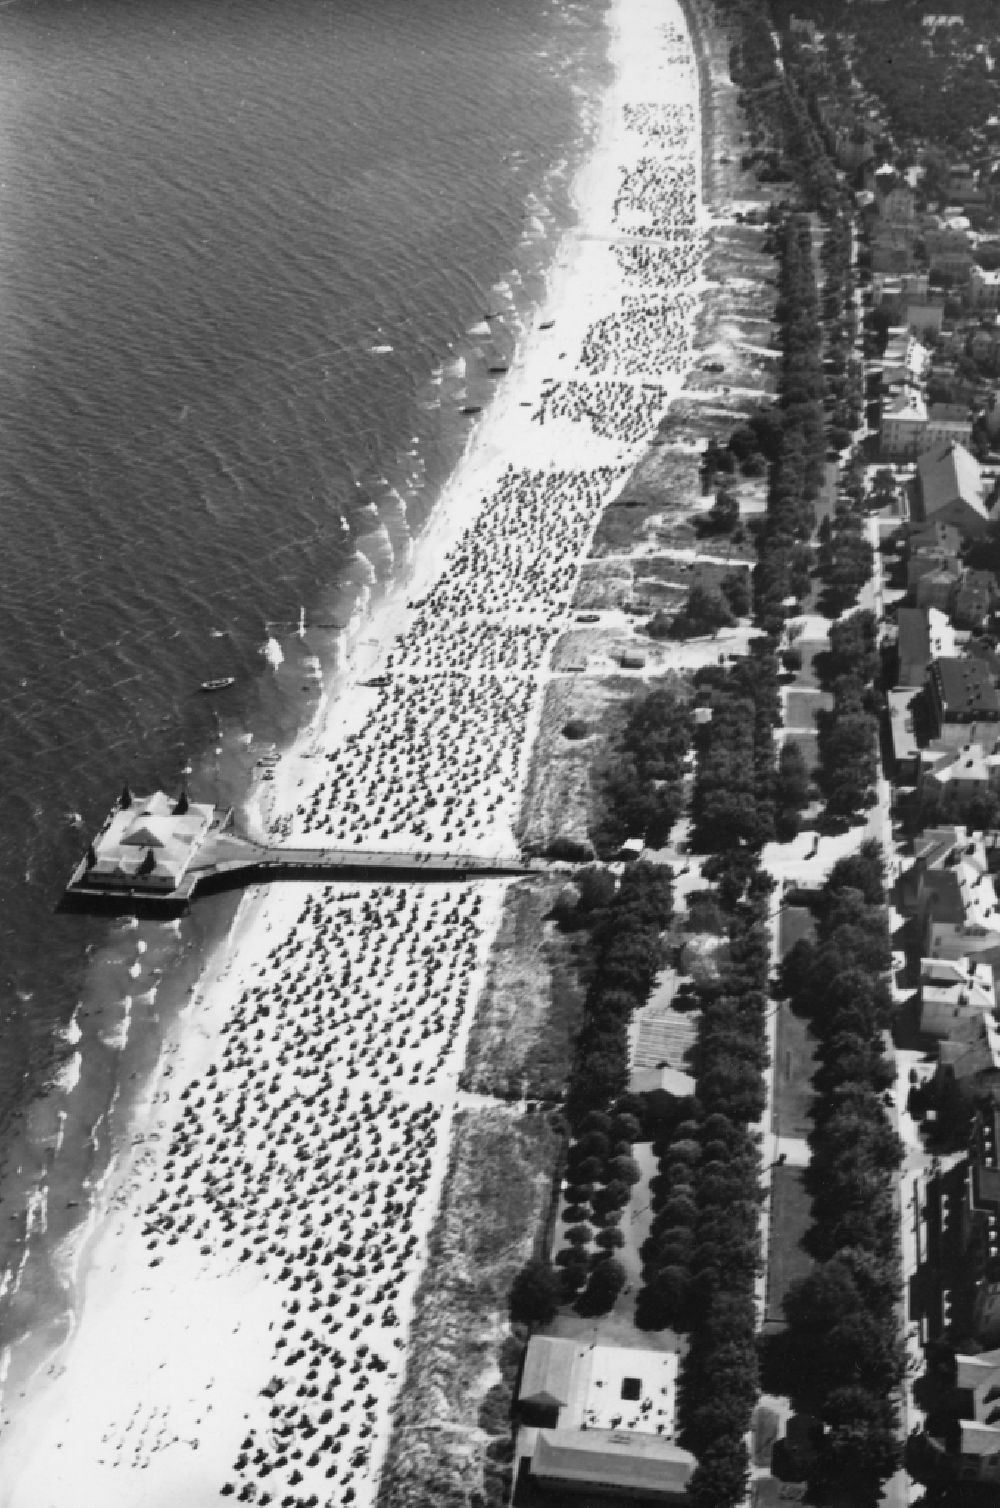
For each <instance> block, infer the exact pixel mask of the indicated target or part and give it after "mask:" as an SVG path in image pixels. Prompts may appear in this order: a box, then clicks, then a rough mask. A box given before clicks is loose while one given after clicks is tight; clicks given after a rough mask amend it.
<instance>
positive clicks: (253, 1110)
mask: <svg viewBox="0 0 1000 1508" xmlns="http://www.w3.org/2000/svg"><path fill="white" fill-rule="evenodd" d="M611 25H612V28H613V60H614V63H615V82H614V84H613V86H612V88H611V89H610V91H609V94H608V98H607V100H606V104H605V111H604V115H603V118H602V126H601V130H600V135H599V140H598V143H597V148H596V150H595V152H594V153H593V155H592V157H591V159H590V160H589V162H588V164H587V165H586V167H585V169H584V171H583V172H582V173H581V174H580V177H579V179H578V181H577V183H576V185H575V189H574V192H575V197H576V201H577V204H578V206H579V210H580V223H579V225H578V226H577V228H576V229H575V230H574V231H573V232H572V233H571V234H570V235H569V236H568V237H567V238H566V239H565V242H564V244H563V246H562V248H561V250H560V254H559V257H558V261H557V266H556V268H555V270H554V272H553V275H552V277H551V279H550V284H549V292H548V296H547V300H546V305H545V308H544V309H543V310H542V311H541V313H540V314H539V317H538V320H537V322H536V327H535V329H534V330H533V331H532V332H531V333H530V334H529V335H528V336H527V337H526V338H525V339H524V341H523V342H522V345H521V348H520V349H519V350H518V352H517V354H516V358H515V361H514V363H513V365H512V368H511V371H510V373H509V374H508V376H507V377H506V378H505V379H504V381H503V384H502V386H501V388H500V390H499V392H498V394H497V396H496V399H495V400H494V402H493V403H492V404H491V407H490V410H489V411H488V413H487V414H486V415H484V417H483V420H482V421H481V423H480V425H479V428H478V429H477V431H476V433H475V436H474V438H473V440H472V441H471V443H470V447H469V450H468V452H467V454H466V457H465V460H464V462H463V464H462V466H461V467H460V468H459V471H458V472H457V473H456V475H455V476H454V477H453V478H452V480H451V482H450V483H449V485H448V487H447V489H446V493H445V495H444V497H443V498H442V500H441V502H440V504H439V506H438V508H437V509H436V511H435V515H434V519H433V521H432V523H431V525H430V527H429V530H428V532H427V534H426V535H425V536H424V537H423V538H422V539H421V541H420V542H419V544H418V547H417V551H416V559H415V561H414V565H413V569H412V572H411V575H410V578H409V579H408V580H407V582H406V583H405V586H403V587H401V588H400V589H399V590H396V591H394V592H392V593H390V595H389V597H388V598H387V599H386V600H385V601H384V602H382V603H381V604H380V605H379V606H378V607H377V608H376V610H375V611H374V613H373V614H372V615H371V616H370V618H369V620H368V621H366V623H365V624H364V626H363V627H361V628H358V629H357V632H356V639H357V640H361V639H362V638H363V640H364V641H365V643H366V644H368V643H369V641H371V640H376V641H377V642H378V644H379V645H380V646H381V651H380V653H379V654H378V655H377V657H376V659H375V662H374V663H373V659H372V655H371V654H370V653H368V654H366V655H364V656H363V655H361V654H360V653H359V652H358V651H357V650H356V651H355V653H354V655H353V656H352V657H348V659H347V669H346V674H344V675H342V676H341V677H339V679H338V682H337V684H336V686H335V687H334V688H333V689H332V691H331V694H330V695H329V696H328V698H327V699H326V701H325V702H324V705H323V707H322V709H321V713H320V716H319V717H318V718H317V720H316V722H315V723H314V726H313V727H312V728H311V729H310V730H309V732H308V733H307V735H305V737H304V738H303V739H302V740H301V741H300V744H299V746H298V747H297V748H296V749H295V750H294V751H293V753H292V754H291V755H290V756H289V757H288V758H287V759H285V760H283V761H282V763H281V765H280V767H279V769H278V771H277V774H276V778H275V779H274V781H273V782H272V783H271V784H270V785H269V786H268V787H267V790H268V802H269V805H268V806H267V807H262V808H261V811H262V812H263V813H264V816H263V819H262V820H264V821H266V822H267V823H268V824H269V825H270V827H271V829H272V831H273V832H274V833H276V834H278V835H287V836H289V837H292V838H294V839H295V840H296V842H299V843H302V842H306V843H308V842H315V843H316V844H317V845H323V844H326V843H329V842H330V841H331V839H332V840H335V841H336V842H338V843H356V844H358V845H359V847H360V846H363V847H364V848H365V849H366V850H367V849H372V850H377V849H379V848H380V847H381V848H389V847H391V848H394V849H399V848H401V847H412V848H413V849H414V851H416V852H421V851H428V850H441V849H445V848H448V847H454V848H455V849H457V850H459V851H462V852H470V851H471V852H478V853H484V854H510V853H512V852H513V851H514V838H513V824H514V821H515V818H516V815H517V808H518V802H519V799H520V796H521V791H522V787H523V782H524V779H525V775H526V770H527V761H528V755H529V752H530V747H531V742H532V738H533V736H534V731H535V728H536V726H537V720H538V717H539V713H540V707H541V701H542V691H543V687H544V681H545V677H546V675H547V674H548V669H547V667H548V656H549V653H550V651H551V646H552V643H553V641H554V639H555V637H556V636H557V635H558V634H559V633H560V632H561V631H562V630H563V628H564V627H565V626H566V625H567V623H568V622H569V621H570V604H571V602H572V598H573V593H574V591H575V588H576V584H577V580H578V576H579V570H580V565H581V562H582V560H583V558H584V557H585V555H586V552H587V549H588V547H589V544H590V540H591V538H592V535H593V530H594V528H595V526H596V523H597V520H598V518H599V516H600V514H601V511H602V510H603V508H604V506H605V505H606V503H607V502H608V500H609V499H610V498H611V497H613V495H614V494H615V492H616V490H617V489H619V488H620V487H621V485H622V483H623V481H624V479H625V478H626V477H627V475H628V473H629V470H630V468H631V466H632V464H633V463H634V462H635V460H636V459H638V457H639V456H640V455H641V453H642V451H643V448H644V446H645V444H646V442H647V441H648V439H649V437H650V436H651V434H652V433H653V431H654V430H655V427H656V425H657V423H658V422H659V420H660V419H661V418H662V416H663V414H664V412H665V410H666V407H667V405H668V403H669V401H670V399H671V397H672V396H673V395H675V394H676V392H677V391H678V390H679V387H680V385H681V383H682V381H683V376H684V373H685V371H686V369H687V367H688V365H689V363H690V360H691V354H692V347H691V338H692V323H693V315H694V311H695V309H696V306H697V296H698V292H699V281H698V279H699V266H700V254H701V233H700V221H701V210H700V205H699V187H698V177H699V162H700V144H699V127H698V101H697V75H696V71H695V68H694V62H693V58H692V55H691V50H690V46H689V43H688V40H687V37H686V33H685V31H684V29H683V20H682V16H681V13H680V9H679V6H677V5H676V4H673V3H671V0H665V3H664V4H663V5H662V6H657V7H655V8H652V7H649V6H648V5H647V4H646V3H645V0H615V4H614V6H613V9H612V12H611ZM543 327H545V328H543ZM362 661H363V662H364V663H363V665H362ZM352 667H353V676H354V677H358V678H360V679H368V678H370V677H371V675H372V673H373V670H375V669H377V670H378V672H379V679H380V682H381V684H379V685H376V686H361V685H360V684H359V683H358V679H352ZM503 892H504V884H503V882H497V881H487V882H483V883H480V884H461V885H459V884H451V885H449V884H440V885H424V886H387V885H381V886H373V887H358V886H354V887H351V886H347V885H338V886H326V887H322V888H317V887H307V886H299V885H291V884H289V885H286V886H285V887H283V888H276V889H274V890H272V891H269V892H266V893H263V892H259V891H257V892H253V893H249V894H248V895H247V896H246V897H245V898H244V900H243V902H242V904H241V907H240V911H239V914H238V917H237V920H236V923H235V924H234V928H233V932H232V934H231V936H230V938H229V940H228V941H227V944H226V946H225V947H224V949H223V950H222V951H221V953H220V955H219V956H218V957H217V958H216V959H215V960H214V961H213V964H212V967H211V968H210V970H209V972H208V973H207V975H206V976H205V978H204V979H203V980H202V982H201V984H200V986H199V988H198V990H197V991H196V993H195V994H194V996H193V997H192V1001H191V1005H190V1007H189V1009H188V1010H187V1011H186V1012H185V1013H184V1018H183V1020H182V1021H181V1023H180V1027H179V1030H178V1032H177V1033H176V1035H175V1038H174V1040H172V1041H171V1042H169V1043H168V1045H167V1049H166V1051H165V1052H164V1055H163V1058H162V1060H161V1063H160V1066H159V1070H158V1072H157V1075H156V1076H155V1078H154V1080H153V1081H152V1082H151V1083H150V1084H149V1085H148V1086H147V1088H146V1091H145V1095H144V1099H143V1103H142V1105H141V1106H140V1109H139V1111H138V1114H137V1117H136V1123H135V1126H134V1130H133V1135H132V1145H131V1146H130V1147H129V1148H126V1149H123V1152H122V1155H121V1157H120V1158H119V1160H118V1162H117V1164H116V1166H115V1168H114V1169H113V1171H112V1174H111V1175H110V1176H109V1179H108V1181H107V1185H106V1189H105V1201H104V1203H105V1207H104V1210H103V1212H102V1214H101V1216H100V1218H99V1219H98V1220H97V1222H96V1225H95V1228H94V1230H93V1232H92V1235H91V1237H90V1239H89V1240H88V1242H87V1245H86V1247H85V1248H84V1250H83V1251H82V1253H81V1254H80V1257H79V1289H78V1293H79V1303H78V1318H77V1324H76V1327H75V1329H74V1331H73V1333H72V1335H71V1336H70V1338H69V1339H68V1341H67V1342H66V1344H65V1345H64V1346H63V1347H62V1349H61V1350H60V1352H59V1353H58V1355H56V1356H55V1357H54V1358H52V1359H51V1360H50V1361H49V1362H47V1363H46V1365H45V1367H44V1368H43V1369H42V1371H41V1372H40V1373H39V1374H38V1375H36V1376H35V1378H34V1379H33V1380H32V1381H31V1383H30V1384H29V1385H28V1386H27V1387H25V1388H24V1389H23V1396H16V1397H11V1396H4V1398H3V1400H2V1402H3V1427H2V1431H0V1508H67V1505H69V1504H71V1503H72V1504H78V1505H82V1508H91V1505H93V1508H97V1505H100V1508H166V1505H168V1504H169V1505H175V1504H183V1505H184V1508H202V1505H208V1504H210V1503H212V1504H214V1503H216V1502H217V1501H218V1499H219V1496H220V1493H222V1494H223V1495H226V1496H232V1497H233V1498H234V1500H235V1501H244V1502H250V1501H252V1502H256V1503H260V1504H266V1503H273V1504H286V1505H287V1504H295V1505H297V1508H298V1505H302V1508H305V1505H310V1508H312V1505H318V1504H337V1505H338V1508H340V1505H344V1504H350V1503H357V1504H359V1505H368V1504H370V1503H372V1502H373V1500H374V1496H375V1491H376V1488H377V1482H378V1473H379V1467H380V1463H381V1460H382V1457H383V1453H384V1450H385V1446H386V1443H387V1440H388V1435H389V1431H390V1427H391V1406H392V1399H393V1396H394V1393H395V1391H396V1389H397V1387H398V1386H399V1383H400V1381H401V1379H402V1376H403V1373H404V1370H405V1364H406V1351H405V1344H406V1334H407V1325H408V1318H409V1314H410V1309H411V1304H412V1300H413V1295H414V1292H415V1289H416V1285H417V1283H418V1281H419V1277H420V1272H421V1267H422V1262H423V1258H424V1255H425V1250H426V1241H427V1236H428V1233H429V1231H430V1228H431V1225H432V1223H433V1219H434V1215H435V1211H436V1208H437V1204H438V1198H439V1193H440V1188H441V1182H442V1179H443V1177H444V1173H445V1169H446V1165H447V1157H448V1147H449V1135H450V1127H451V1120H452V1115H453V1113H454V1111H455V1109H456V1108H457V1107H459V1106H460V1105H461V1102H462V1096H461V1094H460V1093H459V1091H458V1089H457V1080H458V1075H459V1072H460V1069H461V1066H462V1063H463V1058H464V1051H465V1042H466V1036H467V1032H468V1029H469V1025H470V1022H471V1018H472V1013H473V1010H474V1007H475V1001H476V996H477V992H478V990H479V988H480V985H481V981H482V978H483V973H484V968H485V962H486V958H487V954H488V951H489V948H490V945H491V943H492V940H493V937H494V935H495V930H496V927H497V925H498V922H499V916H500V909H501V905H502V900H503ZM136 964H137V965H138V974H137V978H136V987H137V989H138V988H141V987H142V959H141V956H139V955H137V957H136Z"/></svg>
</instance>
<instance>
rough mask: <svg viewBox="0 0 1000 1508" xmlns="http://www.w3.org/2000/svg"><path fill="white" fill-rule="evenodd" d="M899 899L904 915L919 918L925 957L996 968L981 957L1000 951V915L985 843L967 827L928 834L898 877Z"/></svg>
mask: <svg viewBox="0 0 1000 1508" xmlns="http://www.w3.org/2000/svg"><path fill="white" fill-rule="evenodd" d="M897 899H898V903H899V907H900V910H902V911H904V912H905V913H906V914H907V915H908V916H914V917H915V918H916V923H917V933H918V935H919V936H920V938H921V939H922V955H921V956H922V957H925V958H932V959H940V958H946V959H953V960H954V959H960V958H971V957H973V956H975V957H976V958H977V959H978V958H982V961H983V962H986V963H989V964H990V966H991V967H994V960H993V959H992V958H990V957H985V958H983V957H982V955H983V954H984V951H990V950H992V949H994V948H998V947H1000V910H998V908H997V898H996V891H995V890H994V888H993V881H992V879H991V877H990V874H989V864H988V861H987V857H986V849H985V846H984V844H983V841H982V839H981V838H975V837H972V836H971V835H970V834H969V833H968V832H967V831H966V829H965V828H964V827H956V826H948V827H937V828H928V829H926V831H924V832H922V833H921V834H920V836H919V837H918V838H917V839H916V841H915V842H914V845H913V863H912V864H911V865H910V867H909V868H908V869H906V870H904V871H903V873H902V874H901V875H900V877H899V882H898V884H897ZM948 929H950V930H948ZM977 929H980V930H977Z"/></svg>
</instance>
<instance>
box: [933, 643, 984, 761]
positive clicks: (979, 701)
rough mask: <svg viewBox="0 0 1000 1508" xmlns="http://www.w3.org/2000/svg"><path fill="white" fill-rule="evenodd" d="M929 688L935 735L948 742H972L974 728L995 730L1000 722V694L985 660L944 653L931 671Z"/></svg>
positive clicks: (935, 661) (934, 662) (934, 663)
mask: <svg viewBox="0 0 1000 1508" xmlns="http://www.w3.org/2000/svg"><path fill="white" fill-rule="evenodd" d="M927 691H928V696H929V700H930V705H931V713H932V716H933V719H934V732H935V737H937V738H941V739H943V740H944V741H945V742H946V743H948V744H955V745H957V744H964V743H968V742H969V741H970V739H971V738H972V737H974V734H973V733H972V732H971V731H970V730H973V729H975V730H977V731H980V732H982V731H984V730H986V729H987V728H989V729H991V730H993V731H995V725H996V724H997V723H1000V693H998V691H997V688H996V686H995V684H994V681H993V677H992V676H991V675H990V672H989V668H988V667H987V666H986V665H985V664H984V663H983V661H982V660H978V659H974V658H973V657H971V656H965V657H962V656H957V655H954V656H943V657H942V658H940V659H937V660H934V661H933V662H932V664H931V667H930V670H929V671H928V674H927Z"/></svg>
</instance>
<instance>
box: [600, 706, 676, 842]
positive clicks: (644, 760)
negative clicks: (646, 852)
mask: <svg viewBox="0 0 1000 1508" xmlns="http://www.w3.org/2000/svg"><path fill="white" fill-rule="evenodd" d="M692 731H693V723H692V720H691V709H690V706H689V704H688V701H687V699H686V698H685V697H684V696H682V695H680V694H678V693H677V692H676V691H671V690H669V689H666V688H663V689H657V690H655V691H650V692H648V693H647V694H646V695H644V696H641V697H638V698H636V700H635V701H634V702H633V703H632V705H631V707H630V708H629V712H628V716H627V718H626V721H625V727H624V729H623V731H622V735H621V738H620V740H619V741H618V742H617V744H616V746H615V748H614V750H613V758H614V763H613V765H612V767H611V768H610V770H609V771H608V773H607V775H606V777H605V780H604V792H603V794H604V803H603V811H602V813H601V816H600V818H599V820H598V822H597V823H596V824H595V827H596V831H595V834H594V838H595V842H596V844H597V847H598V851H599V852H601V853H603V854H607V855H610V854H613V853H616V852H617V851H618V849H619V848H620V847H621V845H622V843H623V842H624V841H625V839H626V838H630V837H638V836H642V837H643V838H644V839H645V841H646V842H647V843H648V844H649V845H650V846H651V847H653V848H659V847H662V845H663V844H664V843H666V841H667V839H668V838H669V836H670V831H671V828H672V827H673V825H674V823H675V822H676V820H677V818H678V816H679V815H680V812H681V809H682V807H683V805H684V787H683V776H684V760H685V756H686V755H687V753H688V750H689V749H690V747H691V735H692Z"/></svg>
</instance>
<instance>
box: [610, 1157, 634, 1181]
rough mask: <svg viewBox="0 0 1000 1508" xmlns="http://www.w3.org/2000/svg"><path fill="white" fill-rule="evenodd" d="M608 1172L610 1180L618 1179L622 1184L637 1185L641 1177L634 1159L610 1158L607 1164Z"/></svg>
mask: <svg viewBox="0 0 1000 1508" xmlns="http://www.w3.org/2000/svg"><path fill="white" fill-rule="evenodd" d="M608 1172H609V1173H610V1174H611V1177H612V1178H617V1179H620V1180H621V1182H622V1183H630V1184H634V1183H638V1182H639V1180H640V1179H641V1177H642V1174H641V1173H640V1171H639V1164H638V1163H637V1162H636V1160H635V1158H634V1157H612V1159H611V1161H610V1162H609V1163H608Z"/></svg>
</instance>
